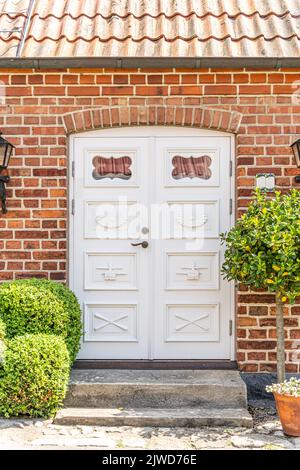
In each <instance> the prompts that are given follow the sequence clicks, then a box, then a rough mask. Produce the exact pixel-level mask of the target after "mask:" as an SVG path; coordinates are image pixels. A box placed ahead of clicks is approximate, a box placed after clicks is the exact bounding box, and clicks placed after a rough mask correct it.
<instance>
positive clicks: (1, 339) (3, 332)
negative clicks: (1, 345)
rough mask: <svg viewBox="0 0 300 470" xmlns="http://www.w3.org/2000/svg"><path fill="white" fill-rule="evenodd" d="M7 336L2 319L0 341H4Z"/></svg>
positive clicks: (0, 322)
mask: <svg viewBox="0 0 300 470" xmlns="http://www.w3.org/2000/svg"><path fill="white" fill-rule="evenodd" d="M4 338H5V324H4V322H3V321H2V320H1V319H0V341H3V340H4Z"/></svg>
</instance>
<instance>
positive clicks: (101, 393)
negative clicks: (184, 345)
mask: <svg viewBox="0 0 300 470" xmlns="http://www.w3.org/2000/svg"><path fill="white" fill-rule="evenodd" d="M246 402H247V393H246V386H245V384H244V382H243V380H242V379H241V377H240V375H239V373H238V371H233V370H219V371H216V370H132V369H131V370H116V369H114V370H108V369H106V370H103V369H102V370H101V369H93V370H91V369H90V370H80V369H75V370H73V371H72V374H71V382H70V386H69V391H68V394H67V397H66V400H65V406H67V407H82V408H91V407H95V408H111V407H112V406H114V407H116V408H120V407H122V408H163V407H165V408H180V407H187V408H189V407H193V406H195V407H213V408H223V407H225V408H234V407H237V408H245V407H246V404H247V403H246Z"/></svg>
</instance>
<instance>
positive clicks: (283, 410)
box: [274, 393, 300, 437]
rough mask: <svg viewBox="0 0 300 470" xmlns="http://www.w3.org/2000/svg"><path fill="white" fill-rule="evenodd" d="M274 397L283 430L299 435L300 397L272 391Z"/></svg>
mask: <svg viewBox="0 0 300 470" xmlns="http://www.w3.org/2000/svg"><path fill="white" fill-rule="evenodd" d="M274 398H275V402H276V408H277V413H278V415H279V418H280V421H281V425H282V429H283V432H284V433H285V434H287V435H288V436H297V437H300V397H292V396H290V395H281V394H279V393H274Z"/></svg>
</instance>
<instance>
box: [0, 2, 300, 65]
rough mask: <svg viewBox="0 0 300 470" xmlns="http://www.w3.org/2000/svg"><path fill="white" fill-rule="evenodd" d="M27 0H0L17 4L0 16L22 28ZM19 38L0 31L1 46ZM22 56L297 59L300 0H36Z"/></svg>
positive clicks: (299, 49) (298, 52)
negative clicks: (14, 12) (3, 34)
mask: <svg viewBox="0 0 300 470" xmlns="http://www.w3.org/2000/svg"><path fill="white" fill-rule="evenodd" d="M28 2H29V0H19V1H18V0H5V1H4V2H3V0H0V12H1V6H2V4H3V3H4V4H5V8H6V10H9V9H11V8H12V7H13V8H14V9H13V11H16V10H17V8H18V6H17V5H18V4H19V10H18V14H17V13H16V14H15V15H13V16H12V17H11V16H9V15H7V14H6V15H1V16H0V18H2V16H3V22H4V23H5V22H8V24H9V25H10V27H11V29H13V27H17V25H18V27H20V28H22V24H24V18H26V13H25V14H24V13H21V8H23V11H26V6H27V7H28ZM1 21H2V19H1ZM10 22H11V23H10ZM1 24H2V23H1ZM0 34H1V33H0ZM19 39H20V34H19V33H11V39H10V38H8V39H5V38H4V37H3V36H0V42H2V43H5V44H4V46H3V44H2V46H1V45H0V51H1V49H4V51H6V52H5V54H7V55H11V49H10V52H9V51H8V43H9V42H11V44H10V45H11V46H12V47H13V48H14V47H15V46H16V44H17V42H18V40H19ZM13 50H14V49H13ZM0 53H3V52H0ZM21 55H22V57H80V56H83V57H88V56H90V57H97V56H99V57H116V56H120V57H129V56H133V57H153V56H159V57H180V56H184V57H195V56H198V57H210V56H213V57H281V56H283V57H299V56H300V0H202V1H201V0H65V1H62V0H48V1H42V0H35V4H34V8H33V11H32V15H31V19H30V26H29V29H28V31H27V35H26V41H25V44H24V47H23V49H22V52H21Z"/></svg>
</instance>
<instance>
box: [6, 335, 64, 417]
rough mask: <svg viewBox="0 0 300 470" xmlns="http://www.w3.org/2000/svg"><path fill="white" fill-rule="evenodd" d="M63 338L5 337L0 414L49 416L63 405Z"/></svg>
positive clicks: (46, 336)
mask: <svg viewBox="0 0 300 470" xmlns="http://www.w3.org/2000/svg"><path fill="white" fill-rule="evenodd" d="M69 370H70V364H69V354H68V350H67V347H66V345H65V343H64V341H63V339H62V338H60V337H59V336H54V335H45V334H38V335H30V334H27V335H24V336H17V337H15V338H13V339H11V340H8V341H7V348H6V350H5V354H4V362H3V372H2V374H1V376H0V414H1V415H3V416H5V417H9V416H18V415H27V416H32V417H44V418H46V417H50V416H53V415H55V413H56V411H57V409H58V408H60V407H61V406H62V402H63V399H64V397H65V394H66V391H67V384H68V378H69Z"/></svg>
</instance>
